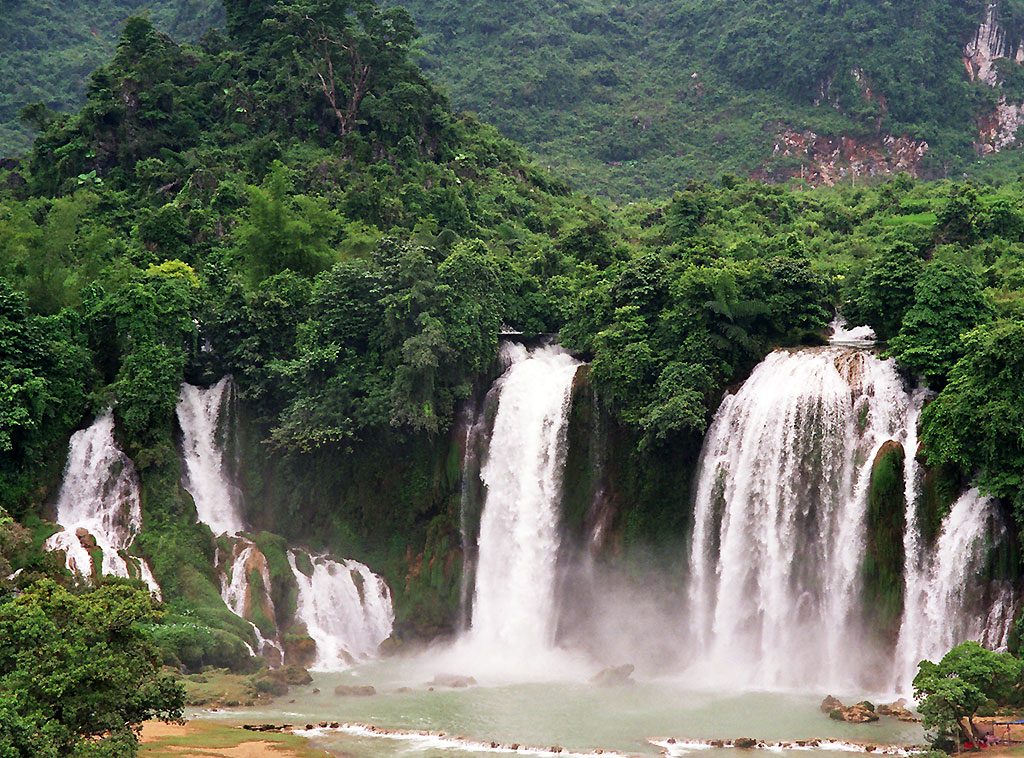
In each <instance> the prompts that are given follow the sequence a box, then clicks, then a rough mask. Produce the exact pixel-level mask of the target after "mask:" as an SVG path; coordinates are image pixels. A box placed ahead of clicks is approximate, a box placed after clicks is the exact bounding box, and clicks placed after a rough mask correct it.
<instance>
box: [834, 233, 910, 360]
mask: <svg viewBox="0 0 1024 758" xmlns="http://www.w3.org/2000/svg"><path fill="white" fill-rule="evenodd" d="M923 270H924V262H923V261H922V260H921V259H920V257H918V256H917V255H916V254H915V251H914V250H913V249H912V248H910V247H909V246H908V245H906V244H898V245H895V246H893V247H891V248H888V249H886V250H884V251H882V254H881V255H879V256H878V257H877V258H874V259H873V260H872V261H871V262H870V263H869V264H868V265H867V267H866V268H865V270H864V273H863V275H862V276H861V277H860V279H859V280H858V281H857V284H856V287H855V288H854V291H853V293H852V296H851V297H850V299H849V300H848V301H847V302H846V303H845V304H844V306H843V315H844V316H846V318H847V319H848V320H849V321H850V323H853V324H867V325H868V326H870V327H871V328H872V329H874V331H875V334H876V335H877V336H878V338H879V339H883V340H888V339H891V338H892V337H895V336H896V334H897V333H898V332H899V330H900V325H901V324H902V323H903V316H904V315H905V314H906V312H907V310H908V309H909V308H910V307H911V305H913V303H914V289H915V287H916V284H917V281H918V278H919V277H920V276H921V272H922V271H923Z"/></svg>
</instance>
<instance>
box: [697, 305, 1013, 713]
mask: <svg viewBox="0 0 1024 758" xmlns="http://www.w3.org/2000/svg"><path fill="white" fill-rule="evenodd" d="M873 337H874V335H873V334H872V333H871V331H870V330H869V329H867V328H865V327H858V328H854V329H848V328H846V326H845V324H843V323H842V321H841V320H839V319H837V320H836V321H835V322H833V339H832V345H831V346H829V347H826V348H809V349H802V350H778V351H776V352H774V353H772V354H770V355H769V356H768V357H767V358H766V359H765V360H764V361H763V362H762V363H761V364H760V365H758V366H757V368H756V369H755V370H754V372H753V373H752V374H751V376H750V378H749V379H748V380H747V381H746V382H745V383H744V384H743V386H742V387H741V388H740V390H739V391H738V392H737V393H736V394H734V395H730V396H727V397H726V398H725V400H724V401H723V402H722V405H721V407H720V408H719V410H718V412H717V413H716V415H715V418H714V421H713V422H712V424H711V427H710V429H709V430H708V433H707V436H706V438H705V441H704V447H703V450H702V453H701V460H700V466H699V469H698V476H697V482H696V492H695V506H694V532H693V542H692V546H691V554H690V585H689V599H688V605H689V613H690V624H691V634H692V638H693V640H694V642H695V649H696V655H697V660H698V662H697V663H696V664H695V665H694V667H693V669H692V672H693V673H694V674H695V675H696V676H698V677H702V678H704V679H706V680H707V681H708V682H710V683H714V684H722V683H726V684H739V685H744V686H750V685H754V686H761V687H808V686H816V687H828V688H843V687H846V688H849V689H850V690H851V691H854V690H856V689H857V688H858V687H861V686H863V685H865V684H866V682H865V680H864V673H865V672H864V671H863V670H862V669H863V668H864V663H863V661H864V657H863V655H862V654H864V653H867V652H868V651H866V650H865V649H864V641H863V636H864V635H863V633H862V627H861V626H860V625H859V623H858V622H859V620H860V619H861V617H862V615H863V611H864V608H863V589H864V587H863V582H862V580H861V565H862V560H863V554H864V549H865V546H866V508H867V496H868V487H869V484H870V477H871V468H872V465H873V462H874V460H875V456H876V454H877V453H878V451H879V450H880V449H881V447H882V445H883V444H885V443H886V442H887V441H889V440H893V441H896V442H898V443H900V444H901V445H902V447H903V449H904V451H905V455H904V464H903V465H904V471H903V476H904V494H905V500H906V512H905V523H906V527H905V531H904V538H903V547H904V555H905V569H904V609H903V616H902V619H901V624H900V631H899V637H898V641H897V643H896V649H895V652H894V654H893V659H892V660H893V663H892V666H891V669H892V671H893V678H892V680H891V681H889V682H884V683H880V682H876V683H874V684H873V685H872V684H868V686H880V687H894V689H895V691H897V692H903V693H906V692H908V691H909V688H910V682H911V681H912V679H913V675H914V673H915V672H916V669H917V663H918V662H919V661H920V660H921V659H923V658H932V659H934V658H935V657H936V656H941V655H942V654H943V653H944V652H945V651H946V650H948V649H949V648H950V647H951V646H952V645H954V644H956V643H957V642H960V641H963V640H965V639H976V640H979V641H981V642H982V643H983V644H986V645H988V646H990V647H994V648H999V647H1002V646H1005V645H1006V641H1007V636H1008V634H1009V628H1010V625H1011V622H1012V618H1013V610H1014V597H1013V592H1012V588H1011V587H1010V586H1009V583H1008V582H1002V583H995V584H994V585H992V586H986V587H984V588H982V586H981V584H980V583H978V582H977V581H975V580H976V579H978V578H979V577H980V573H981V571H982V569H983V568H984V566H985V561H986V557H987V552H986V551H987V550H988V549H989V548H990V547H991V545H992V541H993V539H994V538H997V537H998V536H999V535H1000V534H1001V533H1002V532H1003V531H1004V530H1005V527H1004V526H1003V525H1002V522H1001V521H1000V520H999V515H998V513H997V512H996V509H995V508H994V507H993V504H992V502H991V501H989V500H987V499H986V498H983V497H981V496H980V495H979V494H978V492H977V491H976V490H970V491H968V492H967V493H965V494H964V495H963V496H962V497H961V498H960V500H959V501H957V503H956V504H955V505H954V507H953V508H952V510H951V512H950V513H949V514H948V515H947V516H946V518H945V520H944V522H943V524H942V527H941V532H940V535H939V537H938V539H937V541H936V544H935V545H933V546H928V545H926V544H925V540H924V537H923V536H922V531H921V525H920V523H919V518H918V513H917V511H918V501H919V499H920V488H921V482H920V479H921V475H920V470H919V469H920V466H919V464H918V461H917V449H918V436H917V435H918V428H917V427H918V421H919V417H920V413H921V409H922V407H923V405H924V403H925V400H926V399H927V395H928V393H927V391H925V390H914V391H908V390H906V389H905V388H904V385H903V382H902V380H901V378H900V376H899V375H898V374H897V372H896V367H895V365H894V363H893V362H892V361H891V360H882V359H880V358H878V357H876V356H875V355H873V354H872V352H871V351H869V350H866V349H864V348H867V347H869V346H870V345H871V343H872V341H873ZM972 588H973V589H972Z"/></svg>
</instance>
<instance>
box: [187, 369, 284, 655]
mask: <svg viewBox="0 0 1024 758" xmlns="http://www.w3.org/2000/svg"><path fill="white" fill-rule="evenodd" d="M233 391H234V387H233V385H232V382H231V377H228V376H225V377H224V378H223V379H221V380H220V381H219V382H217V383H216V384H214V385H212V386H210V387H197V386H195V385H192V384H187V383H185V384H182V385H181V391H180V392H179V394H178V405H177V408H176V412H177V416H178V425H179V426H180V427H181V449H182V459H183V463H184V473H183V477H182V479H183V481H182V484H183V485H184V487H185V489H186V490H188V493H189V494H190V495H192V500H193V501H194V502H195V505H196V514H197V516H198V519H199V521H200V522H201V523H203V524H206V525H207V526H208V527H210V531H212V532H213V533H214V535H225V536H227V537H229V538H230V539H229V543H230V549H229V551H228V554H227V555H226V556H224V555H221V554H220V553H221V551H218V564H220V568H221V597H222V598H223V600H224V602H225V604H226V605H227V607H228V608H229V609H230V610H231V612H232V613H234V614H235V615H236V616H240V617H241V618H243V619H245V620H246V621H248V622H249V624H250V625H251V626H252V630H253V634H254V636H255V637H256V641H257V652H259V654H260V655H263V656H264V657H266V658H267V659H268V660H269V661H272V662H274V663H279V662H280V661H281V658H282V651H281V646H280V644H279V643H278V642H277V641H276V640H275V639H274V638H273V635H272V636H271V637H267V634H266V633H265V632H266V631H268V630H262V629H260V628H259V626H257V625H256V624H255V623H254V622H253V621H252V619H253V618H254V617H255V616H256V615H257V614H256V613H255V612H256V611H257V610H258V611H259V613H258V616H259V617H260V618H261V620H263V622H264V624H270V625H271V626H273V627H274V629H275V630H276V627H277V619H276V618H275V613H274V601H273V600H272V599H271V597H270V574H269V571H268V569H267V559H266V557H265V556H264V555H263V554H262V553H261V552H260V551H259V549H258V548H257V547H256V545H255V544H253V542H252V541H251V540H249V539H248V538H246V537H243V536H241V532H242V531H243V530H244V529H245V521H244V519H243V518H242V507H241V498H240V496H239V494H238V490H237V488H235V487H234V486H233V485H232V483H231V477H230V476H229V475H228V471H227V462H226V461H225V460H224V444H223V435H224V434H225V433H226V430H225V429H224V424H223V423H222V416H223V414H224V411H225V409H226V408H227V406H228V404H229V403H230V401H231V396H232V393H233ZM254 572H255V573H256V574H258V575H259V577H260V580H261V581H259V582H257V584H258V587H257V588H254V587H253V583H252V582H250V577H251V576H252V575H253V573H254Z"/></svg>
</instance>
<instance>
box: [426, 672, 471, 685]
mask: <svg viewBox="0 0 1024 758" xmlns="http://www.w3.org/2000/svg"><path fill="white" fill-rule="evenodd" d="M431 684H432V685H434V686H435V687H472V686H473V685H475V684H476V679H474V678H473V677H471V676H460V675H458V674H438V675H437V676H435V677H434V680H433V681H432V682H431Z"/></svg>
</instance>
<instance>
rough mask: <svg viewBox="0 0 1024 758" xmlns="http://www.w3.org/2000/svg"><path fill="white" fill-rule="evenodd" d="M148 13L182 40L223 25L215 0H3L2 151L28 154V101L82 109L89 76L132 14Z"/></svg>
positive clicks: (0, 46)
mask: <svg viewBox="0 0 1024 758" xmlns="http://www.w3.org/2000/svg"><path fill="white" fill-rule="evenodd" d="M136 14H147V15H148V16H149V17H150V18H151V19H152V21H153V23H154V24H155V25H156V26H157V27H158V28H160V29H162V30H164V31H166V32H168V33H169V34H171V35H172V36H173V37H175V38H176V39H180V40H195V39H198V37H199V36H200V35H201V34H202V33H203V32H204V31H206V30H207V29H208V28H210V27H211V26H213V25H217V24H220V23H222V21H223V11H222V9H221V7H220V3H217V2H211V1H210V0H99V2H82V1H81V0H72V2H57V0H3V2H2V3H0V21H2V22H3V23H2V24H0V81H2V82H3V83H4V84H3V86H2V87H0V156H2V155H10V154H16V153H21V152H23V151H24V150H25V149H26V148H28V147H29V144H30V139H31V137H30V134H31V130H30V129H29V128H28V127H27V126H26V125H25V124H22V123H21V122H20V121H19V119H18V112H19V111H20V110H21V109H22V108H24V107H25V106H27V105H32V104H34V103H43V104H44V105H46V106H47V107H49V108H52V109H55V110H58V111H69V110H74V109H75V108H77V107H78V106H79V105H80V104H81V103H82V100H83V98H84V97H85V90H86V85H87V84H88V81H89V75H90V74H91V73H92V72H93V71H94V70H95V69H96V68H97V67H99V66H100V65H101V64H103V63H104V62H106V61H107V60H108V59H109V58H110V55H111V54H112V53H113V51H114V44H115V42H116V40H117V37H118V35H119V34H120V33H121V29H122V27H123V26H124V22H125V20H126V19H127V18H128V17H129V16H132V15H136Z"/></svg>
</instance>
